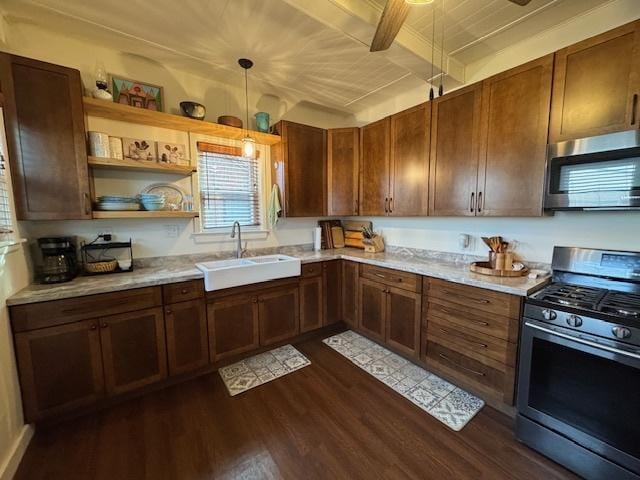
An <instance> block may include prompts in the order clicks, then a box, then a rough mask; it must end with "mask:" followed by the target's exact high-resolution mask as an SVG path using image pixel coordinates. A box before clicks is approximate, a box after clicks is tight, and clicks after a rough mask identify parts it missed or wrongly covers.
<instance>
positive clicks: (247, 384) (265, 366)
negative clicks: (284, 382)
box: [218, 345, 311, 396]
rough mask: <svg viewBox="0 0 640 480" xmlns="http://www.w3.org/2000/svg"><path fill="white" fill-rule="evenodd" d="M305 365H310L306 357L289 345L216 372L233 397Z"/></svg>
mask: <svg viewBox="0 0 640 480" xmlns="http://www.w3.org/2000/svg"><path fill="white" fill-rule="evenodd" d="M307 365H311V362H310V361H309V359H308V358H307V357H305V356H304V355H303V354H302V353H300V352H299V351H298V350H296V349H295V348H293V347H292V346H291V345H285V346H283V347H280V348H276V349H275V350H270V351H268V352H264V353H259V354H258V355H254V356H253V357H249V358H245V359H244V360H240V361H239V362H236V363H233V364H231V365H227V366H226V367H222V368H221V369H220V370H218V372H220V376H221V377H222V381H223V382H224V384H225V385H226V387H227V390H229V395H231V396H234V395H238V394H239V393H242V392H246V391H247V390H250V389H252V388H253V387H257V386H259V385H262V384H263V383H267V382H270V381H271V380H275V379H276V378H280V377H283V376H284V375H286V374H287V373H291V372H295V371H296V370H299V369H301V368H303V367H306V366H307Z"/></svg>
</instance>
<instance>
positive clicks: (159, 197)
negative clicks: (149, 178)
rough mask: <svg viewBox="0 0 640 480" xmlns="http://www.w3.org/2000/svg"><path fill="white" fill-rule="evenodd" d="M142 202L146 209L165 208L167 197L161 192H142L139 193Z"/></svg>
mask: <svg viewBox="0 0 640 480" xmlns="http://www.w3.org/2000/svg"><path fill="white" fill-rule="evenodd" d="M138 199H139V200H140V203H141V204H142V206H143V207H144V209H145V210H150V211H154V210H163V209H164V206H165V198H164V195H163V194H159V193H141V194H140V195H138Z"/></svg>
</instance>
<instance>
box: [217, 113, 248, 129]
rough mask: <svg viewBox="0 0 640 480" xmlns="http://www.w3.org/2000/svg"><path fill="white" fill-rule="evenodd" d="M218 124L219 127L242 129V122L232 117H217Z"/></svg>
mask: <svg viewBox="0 0 640 480" xmlns="http://www.w3.org/2000/svg"><path fill="white" fill-rule="evenodd" d="M218 123H219V124H221V125H228V126H229V127H236V128H242V120H240V119H239V118H238V117H234V116H233V115H222V116H220V117H218Z"/></svg>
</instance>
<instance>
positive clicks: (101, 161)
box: [89, 156, 196, 175]
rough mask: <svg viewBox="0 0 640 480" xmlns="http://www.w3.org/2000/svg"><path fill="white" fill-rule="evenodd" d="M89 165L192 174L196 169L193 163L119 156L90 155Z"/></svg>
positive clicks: (107, 168)
mask: <svg viewBox="0 0 640 480" xmlns="http://www.w3.org/2000/svg"><path fill="white" fill-rule="evenodd" d="M89 166H90V167H92V168H100V169H104V170H131V171H138V172H154V173H172V174H175V175H191V174H192V173H193V172H195V171H196V167H194V166H192V165H167V164H164V163H155V162H154V163H151V162H138V161H136V160H127V159H119V158H103V157H91V156H90V157H89Z"/></svg>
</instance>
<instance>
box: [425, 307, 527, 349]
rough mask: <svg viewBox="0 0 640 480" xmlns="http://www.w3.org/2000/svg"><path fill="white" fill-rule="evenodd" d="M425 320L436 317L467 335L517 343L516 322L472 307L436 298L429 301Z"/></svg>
mask: <svg viewBox="0 0 640 480" xmlns="http://www.w3.org/2000/svg"><path fill="white" fill-rule="evenodd" d="M429 300H430V301H429V304H428V308H427V314H426V319H427V321H428V320H429V319H430V318H431V317H437V318H439V319H442V320H446V321H447V323H449V324H452V325H455V326H457V327H459V328H461V329H463V330H464V331H467V330H468V331H469V333H473V332H477V333H482V334H486V335H491V336H492V337H497V338H501V339H503V340H507V341H509V342H517V341H518V321H517V320H515V319H512V318H507V317H503V316H501V315H494V314H491V313H487V312H478V310H477V309H475V308H473V307H471V308H470V307H464V308H463V307H461V306H459V305H455V304H453V305H452V304H451V303H449V302H447V301H444V300H442V299H440V298H437V297H431V298H430V299H429Z"/></svg>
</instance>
